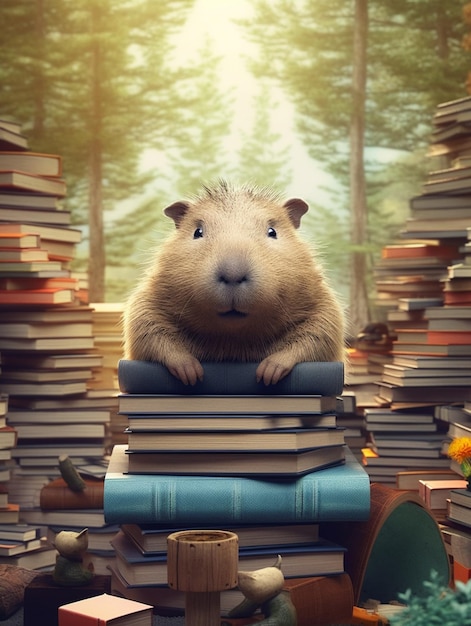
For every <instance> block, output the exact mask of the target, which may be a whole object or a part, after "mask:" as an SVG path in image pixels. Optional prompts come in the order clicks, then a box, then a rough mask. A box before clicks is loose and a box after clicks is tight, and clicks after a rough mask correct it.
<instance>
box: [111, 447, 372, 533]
mask: <svg viewBox="0 0 471 626" xmlns="http://www.w3.org/2000/svg"><path fill="white" fill-rule="evenodd" d="M126 449H127V446H126V445H115V447H114V449H113V452H112V455H111V459H110V464H109V466H108V471H107V473H106V476H105V488H104V514H105V519H106V521H107V523H108V524H126V523H134V524H156V523H159V524H167V523H168V524H175V523H177V524H183V525H192V524H204V525H210V526H214V525H223V524H226V525H227V524H235V523H244V524H263V523H271V524H273V523H279V524H281V523H283V522H289V523H298V522H331V521H364V520H366V519H368V516H369V511H370V481H369V477H368V474H367V473H366V472H365V470H364V469H363V467H362V466H361V465H360V463H359V462H358V461H357V459H356V458H355V457H354V456H353V454H352V452H351V451H350V450H349V449H348V448H347V449H346V459H345V462H344V463H342V464H340V465H336V466H334V467H329V468H326V469H321V470H316V471H313V472H310V473H309V474H305V475H303V476H301V477H296V478H276V479H265V478H263V479H262V478H248V477H245V476H240V477H228V476H198V475H195V476H174V475H166V476H163V475H159V474H157V475H155V474H154V475H151V474H129V473H128V455H127V454H126Z"/></svg>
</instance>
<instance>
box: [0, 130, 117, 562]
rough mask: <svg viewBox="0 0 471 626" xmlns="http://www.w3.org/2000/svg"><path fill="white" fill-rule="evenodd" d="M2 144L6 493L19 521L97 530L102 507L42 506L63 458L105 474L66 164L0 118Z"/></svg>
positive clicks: (102, 424)
mask: <svg viewBox="0 0 471 626" xmlns="http://www.w3.org/2000/svg"><path fill="white" fill-rule="evenodd" d="M0 138H1V143H0V147H1V151H0V350H1V354H2V372H1V376H0V393H1V394H3V395H5V396H7V397H8V404H9V407H8V415H7V425H8V426H9V427H10V428H13V429H14V431H15V433H16V438H17V439H16V444H15V446H14V448H13V449H12V451H11V457H12V462H11V466H10V470H11V476H10V479H9V481H8V490H9V495H10V496H11V499H12V501H13V502H16V503H17V504H18V506H19V512H17V515H19V521H20V522H24V523H28V524H31V525H41V526H42V527H45V526H53V525H55V524H57V525H60V526H62V528H64V527H72V526H73V527H75V525H79V524H81V522H85V523H84V524H83V526H82V528H83V527H84V526H88V525H90V526H92V527H98V528H101V527H103V525H104V519H103V507H102V506H101V510H100V509H90V510H77V509H67V508H66V507H65V506H64V503H63V502H61V501H60V500H58V501H57V502H56V504H55V506H54V505H51V503H50V502H49V504H48V506H47V508H44V507H43V503H41V502H40V494H41V491H42V488H43V487H45V486H46V485H48V484H49V482H51V481H53V480H55V479H57V478H58V477H59V474H60V472H59V466H58V457H59V456H60V455H67V456H69V457H70V458H71V460H72V461H73V463H74V464H76V466H78V467H80V470H81V471H84V472H88V471H90V472H92V473H93V472H98V473H101V479H102V480H103V476H104V473H105V468H106V462H105V458H104V453H105V438H106V434H107V425H108V423H109V421H110V407H111V405H112V404H113V399H112V398H110V394H109V391H108V390H107V391H106V392H105V391H103V390H100V389H93V388H92V384H91V381H92V380H93V379H94V378H95V376H96V375H97V373H98V372H99V371H100V369H101V367H102V363H103V358H102V356H101V354H100V353H99V352H98V351H97V350H96V347H95V341H94V329H93V310H92V308H91V307H90V305H88V304H87V303H86V301H85V300H84V299H83V298H81V297H79V295H80V291H79V286H80V285H79V281H78V279H77V278H76V277H75V275H74V274H73V272H72V269H71V263H72V261H73V260H74V258H75V255H76V248H77V245H78V244H79V243H80V241H81V238H82V233H81V231H80V230H79V229H76V228H73V227H72V225H71V224H72V216H71V212H70V211H68V210H66V209H65V208H64V207H63V203H64V201H65V199H66V191H67V189H66V183H65V178H64V175H63V174H64V172H63V164H62V158H61V157H60V156H59V155H55V154H46V153H37V152H32V151H30V150H29V148H28V141H27V139H26V138H25V137H24V136H23V135H22V134H21V126H20V125H19V124H16V123H14V122H9V121H5V120H0ZM115 395H116V394H115ZM115 402H116V400H115V399H114V403H115ZM78 530H81V528H79V529H78ZM90 534H92V533H90ZM108 548H109V551H110V547H109V546H108ZM54 558H55V557H54ZM43 565H44V563H43ZM39 566H41V564H39Z"/></svg>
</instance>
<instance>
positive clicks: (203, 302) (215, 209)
mask: <svg viewBox="0 0 471 626" xmlns="http://www.w3.org/2000/svg"><path fill="white" fill-rule="evenodd" d="M307 210H308V205H307V204H306V203H305V202H304V201H303V200H300V199H297V198H296V199H291V200H287V201H286V202H283V201H282V200H281V199H280V197H279V195H278V194H276V193H275V192H273V191H272V190H270V189H267V188H257V187H250V186H241V187H235V186H233V185H231V184H229V183H227V182H226V181H219V183H218V184H216V185H215V186H213V187H209V186H208V187H204V188H203V190H202V192H201V193H200V195H198V196H196V197H195V198H193V199H191V200H189V201H181V202H175V203H174V204H172V205H170V206H169V207H167V208H166V209H165V210H164V213H165V214H166V215H167V216H168V217H169V218H171V219H172V220H173V221H174V222H175V226H176V228H175V230H174V232H173V233H172V235H171V236H170V237H169V238H168V239H167V240H166V241H165V242H164V243H163V244H162V246H161V247H160V249H159V250H158V252H157V255H156V257H155V259H153V260H152V263H151V264H150V266H149V269H148V271H147V272H146V273H145V275H144V277H143V279H142V280H141V281H140V283H139V284H138V285H137V287H136V288H135V290H134V291H133V292H132V294H131V295H130V297H129V299H128V302H127V304H126V307H125V311H124V314H123V334H124V356H125V358H127V359H135V360H146V361H156V362H159V363H162V364H164V365H165V366H166V367H167V368H168V369H169V370H170V372H171V373H172V374H173V375H174V376H176V377H177V378H179V379H180V380H181V381H183V382H184V383H185V384H195V383H196V381H197V380H201V379H202V377H203V367H202V365H201V362H202V361H203V362H204V361H213V362H214V361H216V362H217V361H242V362H256V363H258V367H257V370H256V377H257V380H258V381H260V380H263V382H264V383H265V384H266V385H268V384H275V383H277V382H278V381H279V380H281V378H283V377H284V376H286V375H287V374H288V373H289V372H290V371H291V370H292V368H293V367H294V365H295V364H296V363H299V362H302V361H343V359H344V318H343V313H342V310H341V307H340V304H339V302H338V299H337V297H336V296H335V294H334V292H333V290H332V289H331V287H329V285H328V284H327V282H326V280H325V277H324V274H323V271H322V268H321V266H320V264H319V263H318V261H317V260H316V258H315V256H314V254H313V253H312V251H311V248H310V246H309V245H308V244H307V243H306V242H305V241H303V239H302V238H301V237H300V236H299V233H298V228H299V226H300V223H301V218H302V216H303V215H304V214H305V213H306V211H307Z"/></svg>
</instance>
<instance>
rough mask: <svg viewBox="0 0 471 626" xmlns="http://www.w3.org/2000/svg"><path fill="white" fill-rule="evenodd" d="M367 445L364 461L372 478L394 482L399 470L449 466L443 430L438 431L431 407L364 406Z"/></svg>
mask: <svg viewBox="0 0 471 626" xmlns="http://www.w3.org/2000/svg"><path fill="white" fill-rule="evenodd" d="M365 426H366V429H367V432H368V434H369V443H368V446H367V447H366V448H365V449H364V450H363V462H364V465H365V468H366V471H367V472H368V475H369V477H370V480H371V481H374V482H380V483H383V484H388V485H390V486H395V485H396V475H397V473H398V472H401V471H411V470H414V469H416V470H419V469H420V470H426V469H448V468H449V466H450V461H449V459H448V458H447V457H446V455H445V454H444V451H443V445H444V440H445V439H446V432H443V431H440V429H439V425H438V422H437V421H436V419H435V418H434V413H433V410H432V409H428V410H426V409H425V410H424V409H421V410H416V409H411V410H408V411H407V410H403V409H401V410H391V409H390V408H389V407H376V408H370V409H366V410H365Z"/></svg>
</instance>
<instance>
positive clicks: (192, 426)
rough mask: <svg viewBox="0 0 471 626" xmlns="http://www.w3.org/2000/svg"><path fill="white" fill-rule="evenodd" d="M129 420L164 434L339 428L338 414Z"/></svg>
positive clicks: (213, 415)
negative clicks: (165, 432)
mask: <svg viewBox="0 0 471 626" xmlns="http://www.w3.org/2000/svg"><path fill="white" fill-rule="evenodd" d="M127 421H128V424H129V428H130V429H131V430H152V431H154V432H157V431H159V432H161V431H162V432H164V431H173V432H175V431H188V430H190V431H192V432H198V431H204V430H211V431H213V432H215V431H220V432H230V431H242V430H245V431H258V432H260V431H264V430H272V429H273V428H277V429H289V428H335V427H336V425H337V415H336V414H335V413H315V414H313V415H247V414H245V413H242V414H240V415H224V414H219V413H211V414H209V415H207V414H202V415H201V414H198V413H195V414H194V415H171V416H167V415H160V414H152V413H146V414H143V415H140V414H135V413H129V414H128V415H127Z"/></svg>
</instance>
